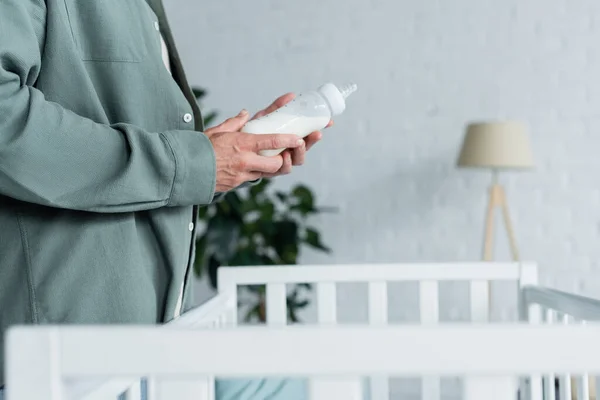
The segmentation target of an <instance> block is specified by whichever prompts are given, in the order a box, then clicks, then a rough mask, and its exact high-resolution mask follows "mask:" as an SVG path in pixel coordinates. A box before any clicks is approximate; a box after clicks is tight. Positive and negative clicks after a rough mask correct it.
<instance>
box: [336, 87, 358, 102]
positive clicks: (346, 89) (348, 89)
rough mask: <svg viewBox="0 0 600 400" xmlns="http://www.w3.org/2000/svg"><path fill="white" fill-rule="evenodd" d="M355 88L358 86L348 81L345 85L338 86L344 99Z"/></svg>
mask: <svg viewBox="0 0 600 400" xmlns="http://www.w3.org/2000/svg"><path fill="white" fill-rule="evenodd" d="M357 88H358V86H357V85H356V83H348V84H346V85H343V86H340V87H339V91H340V93H341V94H342V97H344V100H345V99H347V98H348V96H350V95H351V94H352V93H354V92H355V91H356V89H357Z"/></svg>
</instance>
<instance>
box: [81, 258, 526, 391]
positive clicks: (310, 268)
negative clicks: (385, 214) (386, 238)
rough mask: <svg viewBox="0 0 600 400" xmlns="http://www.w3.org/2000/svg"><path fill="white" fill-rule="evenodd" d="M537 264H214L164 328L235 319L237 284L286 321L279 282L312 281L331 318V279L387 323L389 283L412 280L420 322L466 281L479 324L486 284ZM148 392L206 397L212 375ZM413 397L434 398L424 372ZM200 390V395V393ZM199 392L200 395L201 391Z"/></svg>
mask: <svg viewBox="0 0 600 400" xmlns="http://www.w3.org/2000/svg"><path fill="white" fill-rule="evenodd" d="M537 278H538V273H537V266H536V265H535V264H533V263H500V262H486V263H413V264H371V265H369V264H367V265H365V264H360V265H334V266H332V265H326V266H318V265H305V266H297V265H294V266H277V267H244V268H239V267H222V268H220V269H219V276H218V283H219V294H218V295H217V296H216V297H214V298H213V299H211V300H210V301H209V302H207V303H206V304H205V305H203V306H202V307H199V308H197V309H195V310H192V311H191V312H188V313H186V314H184V315H183V316H182V317H180V318H179V319H177V320H175V321H173V322H171V323H169V324H167V325H166V327H169V328H178V327H186V328H197V329H203V328H219V327H222V326H224V325H236V324H237V306H236V305H237V300H238V299H237V291H238V287H240V286H245V285H266V319H267V324H268V326H271V327H278V326H285V325H286V324H287V310H286V285H287V284H294V283H311V284H314V285H316V294H317V296H316V299H315V300H316V303H317V320H318V321H317V322H318V323H319V324H320V325H334V324H337V304H336V303H337V302H336V285H337V284H338V283H348V282H363V283H367V284H368V293H369V295H368V310H369V318H368V324H369V325H370V326H382V325H387V324H388V285H389V284H390V283H393V282H409V281H412V282H417V283H418V285H419V299H418V302H419V305H420V307H419V308H420V311H419V316H420V318H419V319H420V322H421V323H423V324H436V323H438V321H439V319H440V310H439V303H440V297H439V285H440V283H441V282H447V281H455V282H456V281H466V282H468V283H469V292H470V300H469V304H470V306H469V308H470V316H471V318H470V319H471V321H473V322H487V321H488V320H489V310H490V306H491V304H490V284H491V282H498V281H509V282H514V283H516V284H517V285H518V286H519V287H523V286H525V285H534V284H536V283H537ZM144 381H145V382H144V383H146V384H147V385H148V386H149V387H151V388H154V389H152V390H155V391H167V390H168V391H170V392H171V393H172V396H173V398H177V399H180V400H185V399H188V398H189V399H194V400H198V399H199V398H206V399H208V400H212V399H213V398H214V394H213V393H212V388H213V387H214V385H213V383H214V379H213V378H212V377H204V378H203V379H202V380H200V381H198V382H196V383H194V382H190V381H179V382H170V383H168V384H167V383H165V382H161V383H158V382H155V381H154V380H153V379H152V378H151V377H150V378H148V379H145V380H144ZM141 382H142V381H141V379H140V378H135V379H130V380H122V379H108V380H105V381H104V382H102V381H100V382H98V381H96V382H83V383H79V384H77V385H74V386H73V388H72V389H71V390H70V393H72V394H73V396H72V397H71V398H72V399H84V400H104V399H116V398H117V396H118V395H119V394H120V393H123V392H125V393H126V399H127V400H139V399H140V391H141ZM421 382H422V383H421V394H422V396H421V398H422V399H424V400H439V399H440V396H441V393H440V392H441V379H440V377H436V376H427V377H424V378H423V379H422V380H421ZM312 383H313V384H312V390H313V392H315V393H316V394H318V392H319V391H324V392H328V391H330V390H331V389H332V388H336V390H337V391H338V392H340V391H343V390H346V389H347V388H348V387H351V386H359V385H360V384H361V382H360V381H359V380H358V379H357V380H356V381H355V382H349V381H348V380H347V379H344V380H341V381H336V380H335V379H334V380H332V379H331V378H322V379H320V380H319V379H315V380H314V381H313V382H312ZM369 387H370V392H371V398H373V399H377V398H385V396H386V395H387V394H388V393H389V390H390V388H389V377H388V376H370V385H369ZM200 396H203V397H200ZM204 396H206V397H204Z"/></svg>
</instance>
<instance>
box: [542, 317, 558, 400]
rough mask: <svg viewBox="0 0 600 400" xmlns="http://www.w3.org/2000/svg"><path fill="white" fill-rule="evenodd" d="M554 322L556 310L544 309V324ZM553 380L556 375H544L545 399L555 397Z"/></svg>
mask: <svg viewBox="0 0 600 400" xmlns="http://www.w3.org/2000/svg"><path fill="white" fill-rule="evenodd" d="M554 323H556V311H554V310H552V309H548V310H546V324H554ZM548 351H552V349H548ZM555 380H556V376H555V375H554V374H548V375H547V376H546V380H545V381H544V383H545V385H544V392H545V400H555V399H556V388H555Z"/></svg>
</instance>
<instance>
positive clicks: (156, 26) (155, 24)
mask: <svg viewBox="0 0 600 400" xmlns="http://www.w3.org/2000/svg"><path fill="white" fill-rule="evenodd" d="M154 29H156V30H157V31H160V25H158V21H154Z"/></svg>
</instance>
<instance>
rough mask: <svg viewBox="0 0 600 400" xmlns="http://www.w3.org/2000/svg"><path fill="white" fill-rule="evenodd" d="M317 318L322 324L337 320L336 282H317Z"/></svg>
mask: <svg viewBox="0 0 600 400" xmlns="http://www.w3.org/2000/svg"><path fill="white" fill-rule="evenodd" d="M317 307H318V311H317V314H318V315H317V318H318V320H319V323H321V324H333V323H335V322H336V321H337V312H336V309H337V296H336V287H335V282H320V283H317Z"/></svg>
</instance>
